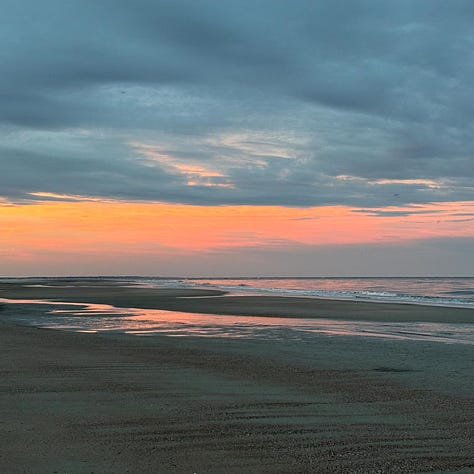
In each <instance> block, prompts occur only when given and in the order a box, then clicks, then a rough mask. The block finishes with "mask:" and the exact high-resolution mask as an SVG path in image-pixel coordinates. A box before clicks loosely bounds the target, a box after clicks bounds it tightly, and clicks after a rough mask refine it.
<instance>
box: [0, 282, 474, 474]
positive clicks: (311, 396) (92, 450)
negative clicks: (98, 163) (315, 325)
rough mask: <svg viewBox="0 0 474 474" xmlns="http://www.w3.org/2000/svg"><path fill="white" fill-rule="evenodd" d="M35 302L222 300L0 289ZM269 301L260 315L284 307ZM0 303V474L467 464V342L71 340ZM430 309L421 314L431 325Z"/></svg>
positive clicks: (369, 469) (405, 468)
mask: <svg viewBox="0 0 474 474" xmlns="http://www.w3.org/2000/svg"><path fill="white" fill-rule="evenodd" d="M6 287H7V288H6ZM55 291H56V292H58V293H54V292H55ZM178 294H179V296H183V295H184V293H183V292H182V291H179V292H178ZM40 295H42V297H44V298H50V299H55V300H61V301H83V302H85V301H86V300H84V299H83V298H87V302H96V303H99V302H100V303H107V304H114V303H115V304H118V305H119V306H124V307H127V306H137V307H143V306H139V305H137V304H135V303H136V302H138V301H140V300H142V301H143V304H144V305H151V304H153V305H156V306H153V307H158V308H163V305H165V306H167V308H163V309H170V306H173V305H177V306H180V305H184V306H190V307H194V305H200V304H201V305H212V304H217V303H212V302H211V300H212V301H217V300H219V301H226V300H227V301H228V303H225V304H224V307H225V305H229V307H227V308H225V309H226V311H232V308H231V307H230V305H231V303H230V301H233V300H234V299H235V298H234V297H230V296H219V297H218V298H215V297H214V298H202V299H201V298H199V299H194V300H192V299H185V298H184V299H180V298H176V296H177V293H176V292H174V291H173V290H163V291H161V292H153V291H151V292H150V290H147V289H141V288H131V289H124V288H121V287H120V286H119V285H116V284H109V285H107V286H100V285H97V284H95V283H93V282H92V283H91V284H90V285H88V286H86V287H84V286H83V283H81V284H76V283H74V282H73V284H72V285H70V287H69V288H60V287H56V288H52V289H51V288H41V287H33V288H31V287H30V288H20V287H19V286H18V285H5V284H2V286H1V292H0V297H4V298H19V299H29V298H40V297H41V296H40ZM201 295H202V294H201ZM78 297H80V298H78ZM127 298H128V300H127ZM244 298H245V297H244ZM251 298H257V297H251ZM285 300H286V299H285ZM288 300H291V301H294V300H305V301H304V302H303V303H301V302H299V301H296V303H295V305H296V306H295V310H294V313H293V312H292V314H295V315H298V316H301V315H302V314H301V313H299V311H303V312H304V311H308V305H311V303H310V302H308V301H306V299H300V298H298V299H293V298H288ZM202 301H203V302H204V303H201V302H202ZM252 301H253V300H250V299H248V300H247V301H246V302H245V304H246V305H250V304H251V302H252ZM272 301H273V299H272ZM316 301H318V300H316ZM319 301H323V303H321V305H319V306H318V303H317V302H316V306H315V307H313V309H312V315H313V316H318V315H319V314H322V313H324V317H325V318H327V317H328V312H329V313H330V312H331V310H332V311H333V312H334V313H333V314H334V315H335V314H341V312H344V313H345V312H347V311H349V310H350V308H351V307H352V308H353V310H354V311H363V310H362V309H361V307H359V308H355V309H354V306H350V305H351V303H349V302H343V303H348V304H349V306H347V305H346V304H344V305H343V307H341V306H340V302H332V303H333V306H331V302H328V301H324V300H319ZM269 303H270V301H265V302H264V303H262V305H263V306H260V307H259V306H257V308H256V311H263V309H262V308H263V307H265V308H266V309H268V305H269ZM280 303H283V302H281V301H280ZM272 304H273V303H272ZM284 304H285V305H287V306H284V305H283V304H278V305H277V307H275V308H273V310H272V311H271V312H273V311H275V312H276V313H273V314H272V315H273V316H275V315H278V310H281V311H287V310H288V307H289V306H290V305H291V302H290V301H285V302H284ZM366 304H368V303H364V305H366ZM218 305H222V303H218ZM265 305H266V306H265ZM353 305H354V304H353ZM283 306H284V309H282V307H283ZM376 306H377V307H378V306H380V310H382V309H384V308H385V309H384V311H386V312H385V313H384V315H383V316H380V315H379V316H376V313H377V311H376V310H375V309H373V316H372V317H384V318H387V317H391V315H392V316H393V315H396V314H398V315H399V316H400V311H402V312H403V313H404V317H408V315H409V313H410V311H411V314H412V316H411V317H412V319H414V320H418V319H417V318H419V317H424V318H427V317H428V318H430V316H429V314H428V313H429V310H426V309H423V310H422V314H421V315H417V314H415V313H416V312H417V311H418V308H421V307H417V306H412V305H395V306H397V307H398V306H403V308H405V309H399V308H388V306H390V305H376ZM145 307H150V306H145ZM198 307H199V309H200V308H202V307H203V306H198ZM219 307H220V308H222V307H223V306H219ZM382 307H383V308H382ZM3 308H4V309H3V310H2V311H0V321H2V322H1V323H0V353H1V357H0V370H1V374H2V378H1V384H0V422H1V423H0V438H1V452H0V472H5V473H12V474H13V473H20V472H21V473H23V472H26V473H53V472H58V473H91V472H94V473H121V472H130V473H148V472H149V473H155V472H159V473H168V472H169V473H193V472H195V473H242V472H245V473H267V472H268V473H299V472H308V473H311V472H316V473H317V472H324V473H376V472H382V473H385V472H386V473H391V472H393V473H396V472H405V473H415V472H465V473H467V472H472V471H473V469H474V456H473V453H472V445H473V442H474V439H473V432H474V423H473V411H474V410H473V408H474V404H473V400H472V391H471V388H472V375H473V374H472V359H473V357H472V352H473V350H472V346H462V345H456V344H452V345H448V344H435V343H431V344H428V343H418V342H406V341H403V342H401V341H385V340H381V341H379V340H377V341H369V340H368V339H365V338H340V337H335V338H331V337H326V336H318V337H315V344H314V346H311V347H304V348H303V347H302V348H299V347H295V346H287V347H282V346H281V345H275V344H274V343H273V342H272V341H260V340H259V341H251V340H249V341H246V340H230V339H219V340H218V339H212V338H197V337H191V338H171V337H165V336H153V337H134V336H126V335H97V334H80V333H68V332H63V331H55V330H46V329H37V328H33V327H21V326H15V325H13V324H11V323H8V322H6V321H7V319H8V318H7V317H6V316H7V315H8V313H11V312H12V311H22V310H25V311H33V310H32V309H31V307H28V306H25V307H23V306H21V305H19V306H18V307H16V305H6V306H4V307H3ZM22 308H23V309H22ZM214 308H216V307H214ZM242 308H243V309H242ZM327 308H329V309H327ZM373 308H375V307H373ZM180 309H181V310H185V311H189V309H188V307H186V309H182V307H180ZM237 309H238V311H247V310H248V308H247V307H239V308H237ZM270 309H272V308H270ZM431 309H435V310H436V308H431ZM43 310H44V309H41V308H39V307H38V309H35V310H34V311H43ZM441 310H443V311H444V310H445V309H444V308H441ZM206 311H207V312H211V311H208V310H206ZM216 311H217V310H216ZM451 311H452V310H449V314H448V315H447V316H446V311H445V313H443V314H445V316H444V317H449V318H452V317H453V314H454V315H456V317H458V318H459V319H460V320H464V319H465V318H468V317H469V315H471V318H472V311H469V310H463V311H460V312H458V311H454V312H452V313H451ZM349 312H350V311H349ZM435 313H437V314H434V316H431V317H433V318H441V315H442V313H441V311H440V312H438V311H435ZM227 314H230V313H227ZM239 314H242V313H239ZM333 317H336V316H333ZM353 317H354V316H353ZM428 320H430V319H428ZM451 320H452V319H451ZM471 321H472V319H471ZM300 349H301V350H300ZM458 373H462V374H463V376H462V377H460V376H459V374H458ZM456 374H458V375H456ZM470 375H471V376H470Z"/></svg>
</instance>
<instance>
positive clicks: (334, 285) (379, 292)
mask: <svg viewBox="0 0 474 474" xmlns="http://www.w3.org/2000/svg"><path fill="white" fill-rule="evenodd" d="M132 278H133V279H134V280H135V281H136V282H137V283H140V284H146V285H149V286H155V287H167V286H169V287H174V286H178V287H186V288H189V287H198V288H200V287H204V288H209V287H211V288H216V289H221V290H225V291H228V292H230V293H232V294H254V295H255V294H260V295H263V294H273V295H281V296H304V297H314V298H330V299H349V300H367V301H382V302H391V303H412V304H425V305H436V306H462V307H473V308H474V277H398V278H394V277H357V278H355V277H354V278H346V277H340V278H323V277H318V278H310V277H297V278H283V277H281V278H280V277H269V278H260V277H259V278H252V277H246V278H157V277H155V278H150V277H138V278H137V277H132Z"/></svg>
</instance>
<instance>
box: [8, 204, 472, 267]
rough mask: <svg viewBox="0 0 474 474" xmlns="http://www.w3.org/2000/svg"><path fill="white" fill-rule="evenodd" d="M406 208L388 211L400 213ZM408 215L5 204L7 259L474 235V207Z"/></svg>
mask: <svg viewBox="0 0 474 474" xmlns="http://www.w3.org/2000/svg"><path fill="white" fill-rule="evenodd" d="M401 210H403V209H402V208H396V207H391V208H384V209H383V211H384V212H386V211H391V212H394V213H396V212H397V211H401ZM405 210H410V211H416V213H415V214H411V215H408V216H396V215H395V216H390V217H388V216H375V215H371V213H370V212H369V210H367V211H366V212H359V211H358V210H356V209H352V208H348V207H342V206H333V207H314V208H288V207H277V206H258V207H257V206H218V207H216V206H214V207H206V206H189V205H177V204H176V205H173V204H163V203H136V202H133V203H127V202H100V201H94V200H91V201H75V202H74V201H73V202H56V201H45V202H39V203H37V204H26V205H17V206H13V205H8V204H3V205H0V225H1V235H0V256H1V257H2V260H3V261H10V262H14V261H17V262H21V261H23V262H30V263H31V264H34V263H35V261H36V260H37V261H38V262H39V261H40V260H41V255H43V254H47V255H48V256H49V257H48V258H51V255H53V256H54V255H57V258H58V259H60V258H62V256H64V255H67V254H68V253H71V254H74V255H76V256H77V255H94V254H101V255H109V256H111V257H113V256H114V255H119V254H124V253H125V254H127V255H131V256H133V255H142V256H143V255H170V254H180V255H183V254H195V253H196V252H210V251H216V250H220V251H226V250H233V252H235V251H236V249H239V248H250V247H252V248H262V249H268V248H288V247H291V246H292V245H334V244H359V243H369V244H370V243H390V242H394V243H400V242H403V241H409V240H414V239H431V238H439V237H469V236H471V237H472V236H474V224H473V221H472V218H469V217H467V216H468V215H469V214H470V215H471V216H472V215H473V211H474V203H472V202H456V203H435V204H429V205H420V206H416V207H415V206H413V207H410V208H405Z"/></svg>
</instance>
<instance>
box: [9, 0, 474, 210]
mask: <svg viewBox="0 0 474 474" xmlns="http://www.w3.org/2000/svg"><path fill="white" fill-rule="evenodd" d="M473 20H474V4H473V3H472V2H471V1H456V0H455V1H452V2H445V1H438V0H429V1H419V2H413V1H403V0H402V1H399V2H380V1H378V0H363V1H362V0H361V1H353V2H345V1H334V0H331V1H329V0H328V1H320V2H314V1H294V2H286V1H278V0H267V1H258V2H255V1H246V0H239V1H230V0H229V1H225V2H222V1H217V0H214V1H204V0H201V1H199V2H195V1H191V0H189V1H184V0H180V1H176V2H165V1H160V2H158V1H146V0H139V1H135V2H130V1H125V0H123V1H122V0H114V1H112V0H109V1H108V0H103V1H100V2H97V1H92V0H81V1H79V0H78V1H72V2H64V1H59V0H57V1H53V0H45V1H43V2H34V1H26V0H16V1H13V0H5V1H4V2H3V3H2V16H1V17H0V64H1V65H2V74H0V139H1V141H0V165H1V169H2V172H1V174H0V196H4V197H6V198H7V199H10V200H13V201H16V202H20V201H22V200H25V199H35V198H34V196H31V194H30V193H37V192H48V193H58V194H74V195H91V196H101V197H104V198H119V199H145V200H161V201H170V202H187V203H196V204H230V203H234V204H240V203H242V204H283V205H294V206H310V205H318V204H350V205H359V206H364V207H367V206H370V207H376V206H385V205H390V204H404V203H422V202H429V201H445V200H467V199H472V198H473V196H474V193H473V188H472V178H473V175H474V164H473V158H472V157H473V152H474V149H473V148H474V145H473V142H472V136H473V131H474V130H473V125H472V124H473V123H474V121H473V107H474V106H473V104H474V100H473V98H474V89H473V88H474V74H473V72H474V71H473V69H474V57H473V52H474V36H473V35H472V22H473Z"/></svg>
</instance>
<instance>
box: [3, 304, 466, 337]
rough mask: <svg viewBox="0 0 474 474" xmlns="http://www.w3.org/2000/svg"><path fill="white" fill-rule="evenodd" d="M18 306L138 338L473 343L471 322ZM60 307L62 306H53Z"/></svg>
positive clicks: (54, 324) (71, 324) (67, 325)
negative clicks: (41, 309)
mask: <svg viewBox="0 0 474 474" xmlns="http://www.w3.org/2000/svg"><path fill="white" fill-rule="evenodd" d="M0 301H3V302H6V303H16V304H43V305H45V304H46V305H51V306H52V307H51V309H49V310H48V311H47V312H46V314H44V315H43V316H40V317H35V318H25V317H21V318H20V319H21V320H22V322H28V324H32V325H35V326H40V327H47V328H51V329H62V330H71V331H79V332H88V333H99V332H119V333H126V334H133V335H136V336H151V335H154V334H164V335H168V336H201V337H226V338H266V339H272V340H283V339H284V340H299V341H302V340H307V339H309V338H311V335H312V334H315V333H317V334H325V335H329V336H365V337H378V338H388V339H400V340H418V341H430V342H444V343H457V344H471V345H474V327H473V325H470V324H460V323H458V324H449V323H427V322H423V323H421V322H410V323H407V322H403V323H400V322H378V321H345V320H333V319H319V318H318V319H305V318H282V317H262V316H230V315H216V314H201V313H188V312H183V311H167V310H158V309H140V308H116V307H114V306H111V305H106V304H88V303H61V302H46V301H42V300H8V299H3V300H0ZM57 306H59V307H60V308H55V307H57Z"/></svg>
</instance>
